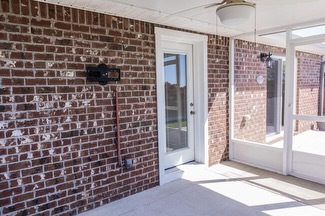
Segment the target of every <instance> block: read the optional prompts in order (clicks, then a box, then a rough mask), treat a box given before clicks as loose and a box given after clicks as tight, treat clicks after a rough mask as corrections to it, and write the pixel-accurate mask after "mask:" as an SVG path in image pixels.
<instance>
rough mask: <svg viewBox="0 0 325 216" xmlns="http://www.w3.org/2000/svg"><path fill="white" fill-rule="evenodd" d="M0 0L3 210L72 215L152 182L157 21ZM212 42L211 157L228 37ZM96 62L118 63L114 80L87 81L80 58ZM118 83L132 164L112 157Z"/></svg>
mask: <svg viewBox="0 0 325 216" xmlns="http://www.w3.org/2000/svg"><path fill="white" fill-rule="evenodd" d="M0 3H1V4H0V11H1V13H0V67H1V74H0V75H1V77H0V103H1V104H0V153H1V154H0V180H1V181H0V190H1V196H0V214H13V215H31V214H36V215H54V214H59V213H64V214H66V215H68V214H71V215H73V214H76V213H80V212H82V211H85V210H89V209H91V208H94V207H97V206H100V205H102V204H105V203H108V202H111V201H113V200H116V199H120V198H123V197H125V196H128V195H130V194H134V193H137V192H140V191H143V190H145V189H148V188H151V187H154V186H156V185H157V184H158V140H157V120H156V119H157V103H156V102H157V98H156V74H155V73H156V72H155V71H156V69H155V38H154V25H153V24H150V23H145V22H141V21H136V20H131V19H125V18H120V17H115V16H109V15H103V14H99V13H96V12H87V11H83V10H77V9H72V8H67V7H61V6H54V5H50V4H45V3H39V2H36V1H30V0H2V1H0ZM210 38H211V36H210ZM218 44H219V46H220V47H219V48H218V50H217V52H216V50H215V42H214V41H213V40H211V41H209V47H208V50H209V51H208V52H209V75H208V76H209V80H208V82H209V135H210V139H209V164H210V165H211V164H215V163H218V162H219V161H220V160H222V159H226V158H227V155H228V150H227V142H228V136H227V133H228V121H227V116H228V113H227V110H228V103H227V101H228V57H227V56H228V40H227V39H225V38H223V39H221V40H220V42H219V43H218ZM216 56H218V58H219V59H220V61H215V59H216ZM99 63H105V64H108V65H109V66H110V67H117V68H120V69H121V71H122V74H121V76H122V79H121V81H120V82H109V84H108V85H106V86H100V85H98V83H96V82H95V83H92V82H87V81H86V78H85V77H86V72H85V70H86V67H87V66H96V65H98V64H99ZM116 89H119V92H120V93H119V97H120V100H119V103H120V117H121V120H120V121H121V137H122V139H121V149H122V158H123V159H124V158H131V159H133V163H134V167H133V168H132V169H124V168H121V167H120V166H118V165H117V152H116V144H115V137H116V133H115V128H116V118H115V117H116V113H115V101H114V99H115V90H116Z"/></svg>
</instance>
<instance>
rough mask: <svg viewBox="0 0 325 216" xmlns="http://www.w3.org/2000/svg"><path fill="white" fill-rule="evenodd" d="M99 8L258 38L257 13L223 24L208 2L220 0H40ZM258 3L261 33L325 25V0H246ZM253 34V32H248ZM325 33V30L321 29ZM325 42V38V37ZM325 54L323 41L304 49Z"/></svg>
mask: <svg viewBox="0 0 325 216" xmlns="http://www.w3.org/2000/svg"><path fill="white" fill-rule="evenodd" d="M38 1H44V2H48V3H54V4H60V5H65V6H71V7H75V8H82V9H85V10H91V11H98V12H101V13H106V14H111V15H116V16H122V17H127V18H132V19H137V20H143V21H147V22H153V23H157V24H162V25H168V26H173V27H178V28H183V29H188V30H194V31H199V32H204V33H210V34H216V33H217V34H218V35H223V36H228V37H234V36H238V37H239V38H242V39H245V40H249V41H255V36H254V34H252V32H254V23H255V22H254V16H252V17H251V20H250V21H248V22H246V23H244V24H243V25H240V26H224V25H222V24H221V23H220V21H219V20H217V17H216V13H215V10H216V7H211V8H205V7H204V6H205V5H208V4H212V3H217V2H221V0H200V1H197V0H163V1H162V0H91V1H89V0H38ZM247 1H249V2H253V3H255V4H256V29H257V32H258V34H262V33H269V32H270V30H271V32H278V31H279V32H281V31H283V30H285V29H287V28H291V27H294V28H301V27H307V26H318V25H325V11H324V8H325V1H324V0H247ZM245 33H250V34H245ZM322 33H323V34H324V33H325V32H322ZM257 42H261V43H266V44H271V45H276V46H281V47H284V46H285V38H284V37H283V34H282V36H281V34H279V35H272V36H271V37H262V36H258V37H257ZM324 42H325V39H324ZM302 49H303V50H306V51H313V52H314V53H317V54H321V55H324V54H325V45H324V44H322V43H319V44H316V45H313V46H306V47H303V48H302Z"/></svg>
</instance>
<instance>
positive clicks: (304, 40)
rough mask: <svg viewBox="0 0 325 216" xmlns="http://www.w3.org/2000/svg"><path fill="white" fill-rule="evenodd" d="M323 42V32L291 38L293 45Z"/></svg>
mask: <svg viewBox="0 0 325 216" xmlns="http://www.w3.org/2000/svg"><path fill="white" fill-rule="evenodd" d="M324 42H325V34H320V35H314V36H309V37H301V38H296V39H292V40H291V43H292V44H293V45H295V46H304V45H310V44H316V43H324Z"/></svg>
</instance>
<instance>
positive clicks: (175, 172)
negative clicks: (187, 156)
mask: <svg viewBox="0 0 325 216" xmlns="http://www.w3.org/2000/svg"><path fill="white" fill-rule="evenodd" d="M197 164H200V163H198V162H196V161H190V162H187V163H184V164H181V165H178V166H175V167H171V168H168V169H165V172H164V178H163V182H161V183H160V185H163V184H166V183H169V182H172V181H175V180H178V179H181V178H182V176H183V175H184V173H185V171H184V169H183V168H182V167H183V166H184V165H197Z"/></svg>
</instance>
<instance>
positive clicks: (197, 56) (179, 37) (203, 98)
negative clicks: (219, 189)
mask: <svg viewBox="0 0 325 216" xmlns="http://www.w3.org/2000/svg"><path fill="white" fill-rule="evenodd" d="M155 37H156V76H157V77H156V84H157V113H158V148H159V182H160V185H162V184H165V183H167V182H169V181H171V180H173V179H175V178H178V177H180V175H179V173H178V174H177V173H173V172H168V173H166V171H165V168H164V157H163V155H164V154H165V152H164V149H165V146H164V145H165V143H166V140H165V137H164V136H163V135H162V134H164V133H161V131H162V130H164V127H162V125H163V124H164V121H165V119H163V118H162V117H163V116H164V115H163V112H165V110H164V97H163V95H164V94H163V91H164V85H163V82H161V80H163V79H162V78H163V77H162V74H163V70H164V62H163V56H162V55H163V50H162V41H172V42H179V43H187V44H190V45H192V46H193V76H194V82H193V85H194V89H195V90H194V103H195V104H196V106H195V105H194V107H195V108H194V109H195V110H194V111H195V113H196V114H195V116H194V122H195V124H194V127H195V128H194V131H195V136H194V137H195V138H194V143H195V161H197V162H199V163H203V164H205V165H206V166H208V161H209V158H208V66H207V62H208V61H207V53H208V51H207V47H208V46H207V41H208V37H207V36H206V35H199V34H193V33H187V32H181V31H175V30H170V29H163V28H158V27H156V28H155ZM174 174H175V176H176V177H171V176H170V175H174Z"/></svg>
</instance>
